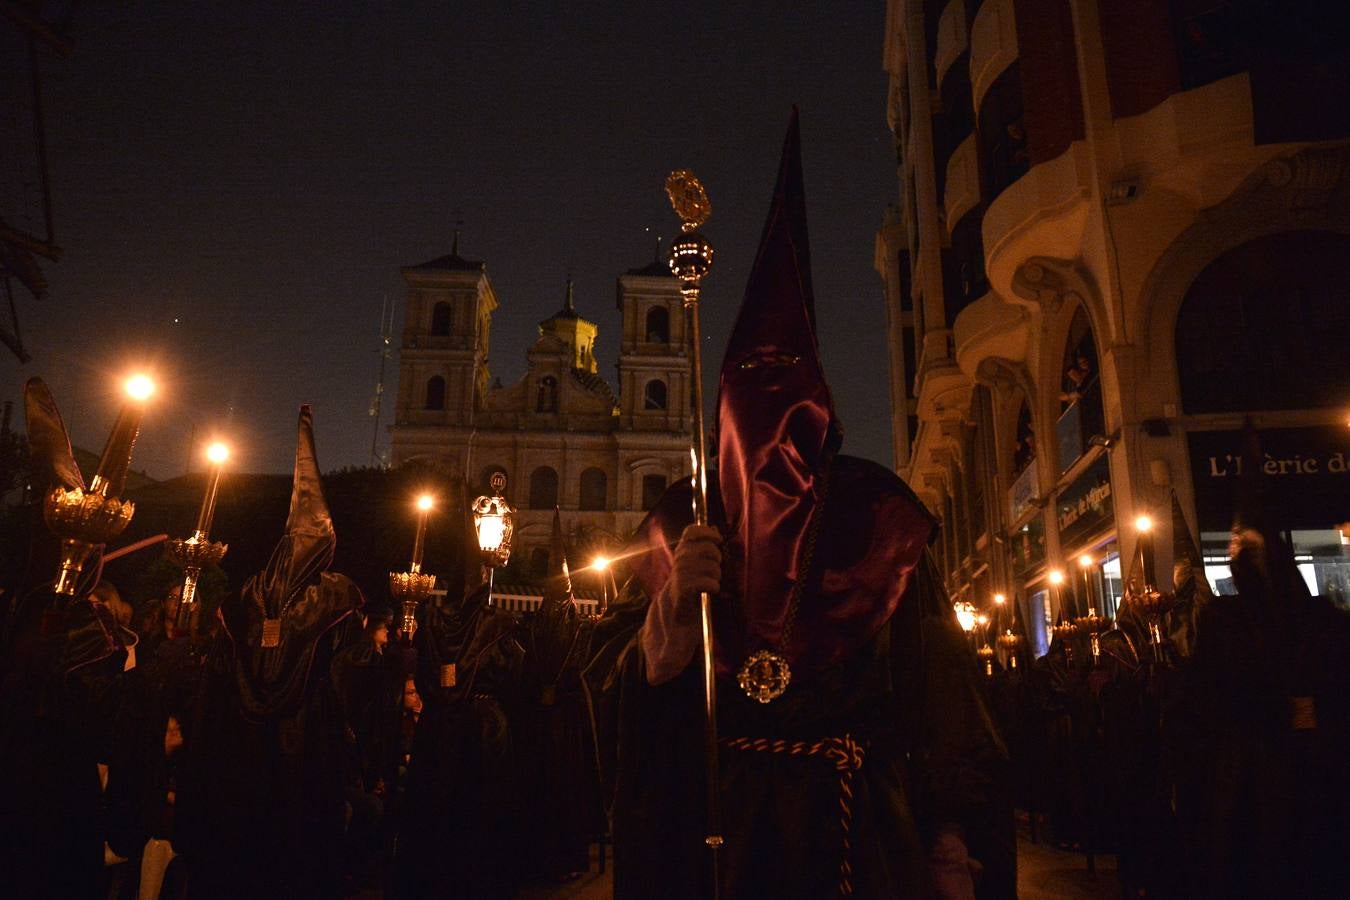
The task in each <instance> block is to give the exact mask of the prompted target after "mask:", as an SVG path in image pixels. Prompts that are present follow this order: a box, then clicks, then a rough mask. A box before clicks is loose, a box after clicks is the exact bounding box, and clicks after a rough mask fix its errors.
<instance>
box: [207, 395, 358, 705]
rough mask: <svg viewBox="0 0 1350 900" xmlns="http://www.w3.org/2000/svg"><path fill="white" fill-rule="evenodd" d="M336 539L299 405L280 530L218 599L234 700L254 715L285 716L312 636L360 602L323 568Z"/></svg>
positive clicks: (306, 667) (294, 701)
mask: <svg viewBox="0 0 1350 900" xmlns="http://www.w3.org/2000/svg"><path fill="white" fill-rule="evenodd" d="M335 543H336V537H335V535H334V532H333V520H332V519H331V518H330V517H329V515H328V504H327V503H326V502H325V501H324V496H323V486H322V484H321V483H320V477H319V464H318V461H317V459H316V458H315V455H314V419H313V415H312V414H311V412H310V409H309V407H308V406H302V407H301V408H300V422H299V435H298V438H297V442H296V447H295V476H294V482H293V484H292V487H291V507H290V514H289V516H288V517H287V519H286V532H285V534H284V535H282V538H281V540H280V541H279V542H278V543H277V546H276V549H275V550H274V551H272V558H271V560H269V561H268V563H267V568H265V569H264V570H263V571H261V572H259V573H258V574H257V575H254V576H253V577H252V578H250V579H249V580H248V581H247V582H246V583H245V584H244V588H243V590H242V591H241V592H240V594H239V597H238V599H237V600H235V599H231V600H228V601H227V602H225V603H223V604H222V605H221V614H222V618H223V620H224V623H225V628H226V630H227V632H228V634H229V637H230V639H231V641H232V642H233V644H234V649H235V654H236V658H237V659H238V660H239V662H240V665H239V666H238V668H237V674H238V680H239V688H240V699H241V701H242V705H243V708H244V710H245V712H246V713H247V714H248V715H250V716H253V717H258V718H263V717H270V716H274V715H288V714H290V713H291V712H294V710H295V709H297V708H298V707H299V705H300V703H301V702H302V700H303V698H304V689H305V684H306V680H307V679H308V677H309V675H310V669H311V666H310V661H311V659H312V657H313V654H314V650H315V644H316V643H317V642H318V640H319V638H320V637H321V636H322V635H323V634H324V633H325V632H327V631H328V630H329V629H331V628H332V627H333V626H335V625H337V624H338V623H339V622H340V621H342V620H343V619H345V618H346V617H348V616H349V615H351V614H352V612H353V611H354V610H356V609H358V608H360V607H361V606H362V604H363V598H362V596H361V591H360V589H359V588H357V586H356V585H355V584H354V583H353V582H352V581H351V579H349V578H347V576H345V575H338V574H335V573H330V572H328V571H326V570H327V568H328V565H329V563H330V562H332V559H333V550H334V546H335Z"/></svg>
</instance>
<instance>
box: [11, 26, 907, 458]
mask: <svg viewBox="0 0 1350 900" xmlns="http://www.w3.org/2000/svg"><path fill="white" fill-rule="evenodd" d="M284 6H285V7H286V8H285V9H271V8H269V7H271V4H239V3H233V2H231V3H215V2H177V3H168V2H131V3H125V4H121V3H119V4H100V5H97V6H95V5H88V4H85V5H80V6H79V7H77V9H78V11H77V13H76V16H75V19H74V21H73V28H72V37H73V40H74V42H75V46H76V52H75V55H74V56H73V57H72V58H71V59H69V60H60V59H58V58H56V57H55V56H54V55H52V54H49V53H48V54H44V57H43V71H44V78H45V100H46V103H47V126H48V140H49V159H50V166H51V175H52V184H53V200H54V211H55V223H56V230H57V239H58V242H59V243H60V244H61V245H62V246H63V247H64V248H65V251H66V255H65V257H64V258H63V259H62V260H61V261H60V262H59V263H56V264H46V265H45V270H46V273H47V276H48V278H49V280H50V282H51V292H50V295H49V297H48V299H47V300H46V301H45V302H43V303H42V304H37V303H35V302H33V301H32V299H31V297H30V296H29V295H28V294H27V293H26V292H23V291H21V290H19V289H18V288H17V286H16V291H18V294H19V296H20V297H21V299H22V303H21V307H20V313H21V317H22V318H21V322H22V325H23V328H24V337H25V341H26V343H27V345H28V349H29V352H30V353H31V354H32V356H33V361H32V362H31V363H30V364H28V365H26V366H24V365H20V364H19V363H18V362H17V360H15V359H14V358H13V357H12V356H8V355H7V356H6V358H5V362H4V363H3V368H0V372H2V373H3V377H4V379H5V380H4V383H3V385H2V386H0V387H2V389H3V396H4V397H8V398H13V399H15V400H16V401H18V400H19V398H20V397H21V385H22V383H23V380H24V379H25V378H27V377H29V376H30V375H34V374H37V375H42V376H43V377H44V378H46V379H47V380H48V382H49V383H50V384H51V386H52V389H53V391H54V392H55V394H56V397H57V401H58V403H59V404H60V406H61V408H62V411H63V412H64V414H65V416H66V419H67V425H68V427H69V428H70V431H71V434H72V438H73V440H74V441H75V442H76V443H77V444H80V445H82V446H86V447H89V448H90V449H93V450H95V451H97V450H98V449H99V448H100V447H101V445H102V441H103V439H104V437H105V436H106V432H107V428H108V427H109V425H110V423H111V420H112V417H113V413H114V408H113V407H114V401H113V399H112V397H113V392H114V391H115V390H117V389H118V388H117V386H118V384H119V383H120V380H121V377H122V376H123V375H124V374H125V373H127V372H128V371H130V369H132V368H133V367H134V366H136V365H138V364H143V365H148V366H149V367H150V368H151V369H153V370H154V371H155V372H156V374H157V375H158V377H159V378H160V380H161V382H162V384H161V395H160V398H159V399H158V400H157V402H156V403H155V405H154V407H153V408H152V412H151V413H150V414H149V415H148V416H147V419H146V422H145V426H144V430H143V432H142V438H141V442H140V444H139V446H138V448H137V452H136V458H135V460H134V466H135V468H137V469H145V470H147V471H148V473H149V474H150V475H151V476H153V477H159V478H168V477H173V476H176V475H179V474H182V473H183V471H184V470H185V468H186V466H187V465H188V460H189V458H190V456H191V454H192V443H191V436H192V434H193V429H194V426H195V429H196V432H195V433H196V436H197V439H198V440H199V441H201V440H202V439H204V438H206V437H207V436H209V435H211V434H215V433H220V434H224V435H228V437H229V439H230V440H231V441H232V442H233V443H234V444H235V445H236V446H237V453H238V456H239V461H238V465H239V468H240V469H243V470H247V471H255V472H282V471H287V470H288V469H289V468H290V463H291V458H292V455H293V453H294V432H295V409H296V405H297V404H299V403H301V402H308V403H312V404H313V405H314V408H315V418H316V425H317V432H318V449H319V461H320V463H321V465H322V466H323V467H324V468H325V469H335V468H338V467H341V466H349V465H365V464H367V463H368V462H369V460H370V443H371V435H372V420H371V419H370V417H369V415H368V409H369V406H370V402H371V399H372V397H373V394H374V388H375V382H376V377H377V371H378V362H379V361H378V356H377V352H376V351H377V347H378V335H379V325H380V309H381V301H382V298H384V297H386V296H387V297H389V298H390V299H391V300H397V301H398V303H399V306H398V319H397V325H396V331H397V330H399V329H401V327H402V312H403V306H402V304H403V300H404V287H403V281H402V278H401V276H400V274H399V267H400V266H405V265H412V264H416V263H419V262H423V261H426V260H428V259H432V258H434V257H437V256H440V255H442V254H445V253H447V252H449V250H450V244H451V239H452V235H453V232H454V229H455V223H456V220H457V219H462V220H463V233H462V237H461V239H460V252H461V254H462V255H464V256H466V257H470V258H473V259H482V260H485V261H486V262H487V265H488V274H489V276H490V278H491V279H492V282H493V284H494V286H495V287H496V290H497V294H498V297H499V299H500V301H501V307H500V309H498V311H497V313H496V315H495V318H494V322H493V329H492V348H491V370H492V374H493V376H494V377H500V378H501V379H502V380H503V382H505V383H507V384H510V383H511V382H513V381H515V380H516V379H518V378H519V377H520V376H521V375H522V374H523V372H524V368H525V359H524V352H525V349H526V348H527V347H528V346H529V345H530V344H531V343H532V342H533V340H534V338H535V337H536V334H537V332H536V328H535V325H536V323H537V322H538V321H539V320H540V319H542V318H545V317H546V316H548V315H549V314H551V313H552V312H554V311H555V310H557V309H558V308H560V306H561V304H562V300H563V294H564V283H565V278H566V275H567V273H568V272H569V271H571V272H572V273H573V276H574V278H575V281H576V297H577V306H578V309H579V311H580V312H581V313H582V315H584V316H586V317H588V318H591V319H593V320H595V321H597V322H598V323H599V326H600V341H599V345H598V346H599V351H600V352H599V356H600V362H601V374H603V375H605V376H606V377H607V378H608V379H609V381H610V382H611V384H614V383H615V376H614V368H613V366H614V363H615V361H616V351H617V341H616V333H617V330H618V324H619V314H618V311H617V309H616V308H615V279H616V277H617V276H618V275H619V274H621V273H622V272H623V271H624V270H626V269H628V268H631V267H635V266H641V265H644V264H646V263H647V262H649V261H650V260H651V259H652V253H653V245H654V239H655V238H654V236H655V235H657V234H659V235H662V236H664V237H665V238H667V239H669V237H670V236H671V235H672V234H673V233H675V232H676V230H677V224H676V220H675V218H674V215H673V213H671V211H670V209H669V206H668V204H667V203H666V199H665V195H664V192H663V189H662V186H663V182H664V178H665V175H666V173H667V172H669V171H670V170H671V169H673V168H679V167H687V168H691V169H693V170H694V171H695V172H696V173H697V174H698V175H699V176H700V178H701V179H702V180H703V182H704V183H705V184H706V185H707V188H708V191H709V194H710V196H711V198H712V203H713V217H712V220H711V221H710V222H709V223H708V225H707V226H706V227H705V228H704V233H705V234H706V235H707V236H708V237H709V239H710V240H712V242H713V243H714V245H715V246H716V249H717V263H716V266H715V268H714V270H713V275H712V276H711V278H710V280H709V281H708V282H707V283H706V289H705V292H704V300H705V303H704V306H705V310H704V329H705V332H706V333H707V334H708V335H709V341H708V345H707V348H706V352H707V359H708V362H709V368H710V372H709V374H708V390H709V400H710V401H711V398H712V393H711V392H712V391H713V389H714V385H715V380H714V379H715V375H716V369H717V364H718V363H719V362H720V360H721V355H722V350H723V345H724V342H725V339H726V336H727V334H728V332H729V330H730V326H731V323H732V319H733V316H734V314H735V310H736V308H737V306H738V304H739V302H740V297H741V292H742V290H743V288H744V285H745V278H746V275H747V270H748V267H749V264H750V262H751V258H752V255H753V252H754V248H755V243H756V242H757V240H758V237H759V230H760V226H761V224H762V220H763V216H764V214H765V212H766V210H767V208H768V202H769V198H770V194H771V192H772V187H773V181H774V176H775V174H776V168H777V159H778V153H779V149H780V146H781V141H782V136H783V132H784V129H785V128H786V125H787V121H788V116H789V112H790V108H791V105H792V104H793V103H797V104H799V106H800V107H801V113H802V137H803V157H804V161H805V174H806V190H807V199H808V213H809V218H810V226H811V243H812V264H813V269H814V275H815V288H816V297H817V303H818V309H819V313H820V331H821V333H820V342H821V348H822V353H823V357H824V363H825V368H826V374H827V376H828V378H829V379H830V382H831V385H832V387H833V389H834V394H835V398H836V403H837V406H838V410H839V415H840V418H841V419H842V421H843V424H844V428H845V434H846V437H845V450H846V451H847V452H851V453H854V454H857V455H861V456H867V457H871V458H873V459H876V460H878V461H880V462H882V463H889V461H890V438H889V427H888V424H887V407H888V403H889V397H888V394H887V388H886V384H887V380H886V366H887V363H886V347H885V336H884V329H885V313H884V309H883V303H882V287H881V281H880V278H879V276H878V275H877V274H876V272H875V271H874V270H873V268H872V252H873V237H874V233H875V230H876V228H877V226H878V225H879V224H880V222H881V219H882V215H883V212H884V210H885V208H886V205H887V203H888V202H890V201H891V199H892V198H893V197H894V195H895V193H896V179H895V173H894V154H893V151H892V149H891V139H890V135H889V133H888V131H887V129H886V122H885V95H886V77H885V74H884V72H883V71H882V70H881V45H882V38H883V19H884V4H882V3H880V2H872V3H868V4H836V3H828V4H827V3H811V4H804V3H799V4H788V3H782V2H775V3H739V4H723V3H706V4H665V3H659V4H658V3H633V2H615V3H576V4H568V5H566V6H561V5H559V6H553V5H549V4H540V3H507V2H492V3H473V4H469V3H445V2H439V3H412V2H400V3H365V4H339V3H332V2H329V3H294V4H284ZM546 6H549V7H550V9H548V10H547V11H545V10H544V9H543V8H544V7H546ZM240 7H245V8H246V9H247V11H246V12H241V10H240ZM344 7H347V8H344ZM845 9H846V10H847V12H841V11H840V10H845ZM396 342H397V338H396ZM397 373H398V369H397V359H395V360H393V361H392V364H391V366H390V368H389V371H388V374H387V381H386V383H387V391H388V394H387V395H386V402H385V407H384V416H383V421H384V423H386V424H387V423H389V422H390V421H392V418H393V395H394V392H395V391H396V382H397ZM16 405H17V406H21V403H16ZM380 446H381V448H382V449H385V448H387V447H388V437H387V434H383V435H381V443H380ZM91 474H92V473H86V477H87V476H89V475H91Z"/></svg>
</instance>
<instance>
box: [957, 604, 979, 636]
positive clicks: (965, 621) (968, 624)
mask: <svg viewBox="0 0 1350 900" xmlns="http://www.w3.org/2000/svg"><path fill="white" fill-rule="evenodd" d="M952 607H953V608H954V609H955V610H956V621H957V624H959V625H960V626H961V630H962V631H964V632H965V633H966V634H970V633H971V632H972V631H974V630H975V604H973V603H971V602H970V601H969V600H958V601H957V602H956V603H954V604H952Z"/></svg>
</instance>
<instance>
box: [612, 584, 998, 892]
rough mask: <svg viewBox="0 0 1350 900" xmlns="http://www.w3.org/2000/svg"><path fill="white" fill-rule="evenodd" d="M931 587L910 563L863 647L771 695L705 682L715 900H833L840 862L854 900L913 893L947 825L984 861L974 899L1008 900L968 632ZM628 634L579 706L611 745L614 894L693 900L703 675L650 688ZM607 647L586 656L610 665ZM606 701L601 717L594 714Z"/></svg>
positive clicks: (701, 857) (699, 864)
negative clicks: (717, 807) (824, 744)
mask: <svg viewBox="0 0 1350 900" xmlns="http://www.w3.org/2000/svg"><path fill="white" fill-rule="evenodd" d="M932 579H933V574H932V570H931V568H925V567H924V566H921V567H920V571H919V573H917V575H916V577H915V578H914V580H913V581H912V582H911V586H910V588H909V590H908V591H907V592H906V595H905V597H904V599H903V600H902V601H901V604H900V607H899V609H898V610H897V612H896V613H895V615H894V616H892V618H891V620H890V622H889V623H888V624H887V625H886V626H884V627H883V628H882V630H881V631H880V632H878V633H877V634H876V635H875V637H874V638H873V639H872V640H871V641H870V642H869V643H868V644H867V645H865V646H864V647H863V648H861V649H860V650H858V651H857V652H855V653H853V654H851V655H850V656H849V657H847V658H846V659H844V660H843V661H842V662H840V663H838V664H836V665H834V666H832V667H830V668H829V669H827V670H825V671H823V672H820V673H818V674H817V675H816V676H815V677H813V678H811V679H810V680H807V681H803V682H802V683H800V684H796V683H794V684H793V685H792V686H791V687H790V688H789V690H788V692H787V693H786V694H784V695H783V696H782V697H780V698H779V699H777V700H775V701H773V702H772V703H770V704H767V705H762V704H759V703H756V702H754V701H752V700H750V699H749V698H747V697H746V696H745V694H744V693H742V692H741V690H740V689H739V687H737V686H736V685H735V683H734V682H733V681H731V680H729V679H726V680H723V679H719V685H718V710H719V728H720V731H721V736H722V738H723V747H722V749H721V753H720V765H721V772H720V786H721V808H722V816H723V823H722V831H723V833H724V835H725V837H726V844H725V846H724V847H723V848H722V850H721V853H720V856H721V881H722V896H724V897H727V898H743V897H785V898H793V897H802V898H819V897H834V896H836V895H837V893H838V891H839V888H840V883H841V875H842V874H843V873H842V868H841V866H842V864H843V863H844V862H845V860H847V863H848V866H849V867H850V869H851V881H852V886H853V891H854V894H855V895H856V896H859V897H876V898H881V897H922V896H927V895H929V894H931V892H932V885H931V883H930V877H929V868H928V861H929V860H928V851H927V847H928V846H929V844H930V842H931V841H932V840H933V838H934V837H935V836H936V830H937V829H938V828H939V826H944V825H957V826H960V827H962V828H963V829H964V831H965V838H966V842H967V845H968V847H969V848H970V850H971V855H972V856H973V857H975V858H977V859H979V860H980V862H981V863H982V864H983V865H984V876H983V878H982V879H981V883H980V886H979V888H980V895H981V896H988V897H1000V896H1004V897H1011V896H1014V895H1015V874H1014V872H1015V863H1014V855H1015V850H1014V844H1013V835H1012V828H1011V816H1010V815H1009V807H1008V806H1007V800H1006V795H1005V793H1004V790H1003V788H1002V787H1001V780H1002V778H1003V777H1004V774H1005V773H1004V771H1003V770H1004V767H1005V752H1004V749H1003V746H1002V744H1001V742H1000V741H999V739H998V737H997V735H996V734H995V732H994V728H993V725H992V722H991V721H990V719H989V717H988V715H987V713H986V711H985V708H984V705H983V702H982V701H981V699H980V696H979V687H978V684H977V681H976V679H977V678H978V670H977V668H976V665H975V660H974V658H973V656H972V655H971V653H970V651H969V647H968V645H967V643H966V640H965V636H964V635H963V634H962V632H961V631H960V629H959V627H958V626H957V624H956V621H955V617H954V616H953V614H952V611H951V607H950V605H949V604H947V603H946V602H945V597H943V595H942V592H941V590H940V587H938V586H937V583H936V582H934V581H933V580H932ZM628 600H629V603H630V604H632V603H634V602H636V603H637V604H638V605H637V606H633V605H626V606H622V607H620V608H619V613H620V614H622V615H624V621H626V622H628V623H630V625H632V626H637V625H640V623H641V618H640V617H638V616H637V615H636V614H633V613H634V611H635V610H636V609H637V608H640V602H641V601H640V598H636V597H630V598H628ZM629 638H630V639H629V640H628V642H627V643H626V644H625V645H624V648H623V650H622V651H621V652H619V653H618V654H617V657H618V658H617V659H616V661H615V664H614V668H613V670H612V671H611V672H610V673H609V675H608V677H606V678H605V679H603V680H602V679H599V678H593V679H592V680H591V682H590V683H591V684H593V685H594V684H596V683H597V682H600V681H602V682H603V684H602V685H601V687H602V690H603V689H604V687H607V689H608V690H607V692H606V693H602V694H601V695H600V696H598V697H593V698H592V703H593V706H594V708H595V709H597V711H598V714H599V716H600V717H601V719H602V721H599V722H598V723H597V727H598V732H599V733H600V734H601V735H605V734H608V733H613V734H615V736H616V739H617V752H616V760H615V762H616V766H617V770H616V773H615V779H614V789H615V795H614V801H613V824H614V841H615V844H614V892H615V896H616V897H619V898H626V897H643V898H664V897H669V898H689V897H697V896H707V895H708V894H709V890H708V888H709V883H710V874H709V873H710V868H709V852H708V850H707V848H706V847H705V846H704V840H703V839H704V836H705V834H706V823H705V819H704V816H705V809H704V803H705V800H704V798H705V784H706V782H705V770H704V765H703V758H704V757H703V713H702V709H703V704H702V692H703V686H702V680H701V672H700V669H699V666H698V665H696V664H695V665H690V666H689V667H688V668H687V669H686V670H685V671H684V672H683V673H682V674H681V675H680V676H678V677H677V678H675V679H674V680H673V681H671V682H668V683H666V684H663V685H660V686H652V685H650V684H648V683H647V680H646V674H645V660H644V658H643V650H642V646H641V642H640V640H639V639H638V637H637V635H636V634H635V633H634V632H633V631H630V632H629ZM619 640H620V637H619V636H617V635H616V636H615V637H613V638H611V639H610V641H609V642H607V644H606V651H605V652H602V654H601V655H600V657H599V658H600V659H606V658H612V657H613V656H614V655H615V653H614V647H615V646H616V644H617V643H618V641H619ZM593 674H594V675H598V674H599V673H593ZM607 711H608V713H609V714H612V715H616V717H617V721H616V722H614V723H612V724H611V723H606V722H604V721H603V717H604V716H605V715H606V713H607ZM845 737H847V738H848V739H850V740H851V741H852V742H854V744H853V745H849V744H847V743H843V742H842V741H837V742H835V743H832V744H831V745H830V746H829V749H828V752H825V753H817V754H809V753H808V754H790V753H777V752H761V751H759V750H756V749H739V748H740V747H746V746H750V747H753V746H754V745H753V744H752V743H750V742H754V741H755V740H756V739H767V740H768V741H771V742H772V741H775V740H782V741H787V742H801V743H802V744H803V745H805V746H808V747H809V746H811V745H814V744H815V743H816V742H818V741H821V740H822V739H828V738H833V739H844V738H845ZM729 742H730V743H729ZM859 751H860V752H861V759H860V762H861V765H859V766H857V767H856V768H854V767H853V763H854V762H858V761H859V756H858V753H859ZM845 782H846V784H845ZM844 800H847V807H848V815H847V816H845V815H844V810H843V806H842V805H841V801H844ZM845 819H847V826H848V828H847V841H848V845H849V847H848V849H847V851H846V850H845V836H846V835H845Z"/></svg>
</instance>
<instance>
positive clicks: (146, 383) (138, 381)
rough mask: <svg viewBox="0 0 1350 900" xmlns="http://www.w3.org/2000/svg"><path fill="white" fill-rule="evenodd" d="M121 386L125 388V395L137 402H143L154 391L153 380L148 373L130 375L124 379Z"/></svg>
mask: <svg viewBox="0 0 1350 900" xmlns="http://www.w3.org/2000/svg"><path fill="white" fill-rule="evenodd" d="M123 387H124V388H125V389H126V392H127V396H128V397H130V398H131V399H132V400H135V401H137V402H138V403H144V402H145V401H146V400H149V399H150V398H151V396H153V395H154V393H155V382H154V381H153V380H152V379H151V378H150V376H149V375H144V374H137V375H132V376H131V377H130V378H128V379H127V380H126V384H124V385H123Z"/></svg>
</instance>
